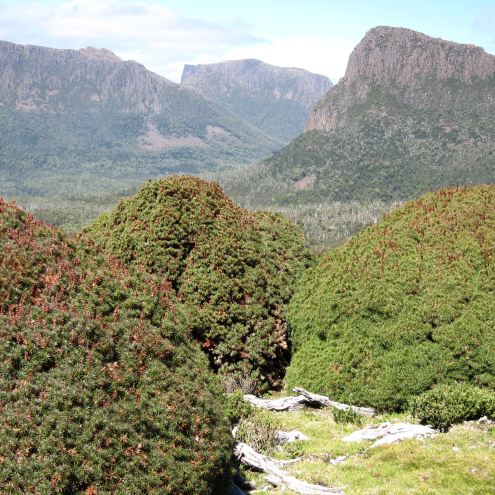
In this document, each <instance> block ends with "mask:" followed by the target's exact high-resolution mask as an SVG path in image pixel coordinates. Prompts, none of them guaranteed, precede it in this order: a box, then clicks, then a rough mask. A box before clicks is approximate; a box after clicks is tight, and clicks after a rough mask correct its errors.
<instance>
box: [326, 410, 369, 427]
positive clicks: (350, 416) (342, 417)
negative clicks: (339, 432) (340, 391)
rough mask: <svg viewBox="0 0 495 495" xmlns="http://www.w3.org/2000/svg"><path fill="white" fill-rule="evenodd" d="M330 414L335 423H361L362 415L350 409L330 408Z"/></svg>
mask: <svg viewBox="0 0 495 495" xmlns="http://www.w3.org/2000/svg"><path fill="white" fill-rule="evenodd" d="M332 416H333V419H334V420H335V422H336V423H342V424H348V423H351V424H354V425H361V424H362V423H363V417H362V416H360V415H359V414H358V413H357V412H354V411H353V410H352V409H337V408H335V407H334V408H333V409H332Z"/></svg>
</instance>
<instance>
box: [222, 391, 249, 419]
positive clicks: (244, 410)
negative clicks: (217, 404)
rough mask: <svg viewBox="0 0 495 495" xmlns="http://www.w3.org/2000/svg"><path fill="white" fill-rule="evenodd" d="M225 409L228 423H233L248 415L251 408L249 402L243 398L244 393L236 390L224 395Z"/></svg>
mask: <svg viewBox="0 0 495 495" xmlns="http://www.w3.org/2000/svg"><path fill="white" fill-rule="evenodd" d="M226 411H227V418H228V420H229V421H230V424H231V425H235V424H237V423H239V421H240V420H241V419H244V418H247V417H249V416H250V415H251V414H252V412H253V408H252V406H251V404H250V403H249V402H247V401H245V400H244V394H243V393H242V392H241V391H238V392H234V393H232V394H229V395H227V396H226Z"/></svg>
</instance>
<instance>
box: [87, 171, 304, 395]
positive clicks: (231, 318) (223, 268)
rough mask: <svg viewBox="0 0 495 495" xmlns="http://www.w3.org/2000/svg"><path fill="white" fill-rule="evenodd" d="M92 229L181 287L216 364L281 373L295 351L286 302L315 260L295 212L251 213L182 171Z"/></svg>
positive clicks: (193, 326) (274, 378)
mask: <svg viewBox="0 0 495 495" xmlns="http://www.w3.org/2000/svg"><path fill="white" fill-rule="evenodd" d="M87 233H88V235H89V236H90V237H91V238H92V239H93V240H94V242H95V243H96V245H97V246H99V247H101V248H102V249H103V250H104V251H105V252H107V253H109V254H111V255H112V256H115V257H116V258H118V259H119V260H121V261H122V262H124V263H125V264H126V265H128V266H132V265H134V266H138V267H140V268H141V269H142V270H144V271H145V272H146V273H148V274H150V275H151V276H152V277H153V278H154V280H158V283H160V284H171V286H172V287H173V288H174V289H176V291H177V293H178V296H179V299H180V300H181V301H182V303H183V305H184V309H185V311H186V312H187V314H188V326H189V331H190V333H191V335H193V336H194V337H195V338H196V339H197V340H198V341H199V342H200V344H201V346H202V348H203V349H204V350H205V351H207V352H208V354H209V356H210V360H211V363H212V365H213V366H214V367H215V368H216V369H220V370H221V371H222V372H225V373H232V372H233V373H240V374H243V375H244V376H249V375H250V376H251V378H254V379H255V380H256V382H257V383H258V385H263V384H267V383H269V384H271V385H276V384H277V383H278V380H279V378H280V376H281V374H282V371H283V365H284V364H285V360H286V359H287V358H288V344H287V322H286V317H285V305H286V303H287V302H288V301H289V299H290V297H291V296H292V292H293V284H294V280H295V278H296V277H297V276H298V275H299V274H300V273H301V272H302V271H303V270H304V269H305V268H306V267H307V266H308V265H309V263H310V262H311V255H310V254H309V251H308V250H307V249H306V248H305V246H304V240H303V237H302V235H301V233H300V232H299V230H298V229H297V228H296V227H295V226H293V225H292V224H291V223H290V222H288V221H287V220H285V219H284V218H283V217H282V216H281V215H277V214H268V213H261V212H260V213H254V214H253V213H250V212H248V211H246V210H243V209H242V208H239V207H238V206H237V205H236V204H234V203H233V202H232V201H231V200H230V199H229V198H228V197H227V196H225V195H224V193H223V192H222V190H221V188H220V187H219V186H218V184H216V183H211V182H206V181H204V180H200V179H198V178H194V177H187V176H181V177H170V178H167V179H164V180H158V181H150V182H148V183H147V184H146V185H145V186H144V187H143V188H142V189H141V190H140V191H139V192H138V193H137V194H136V195H135V196H133V197H131V198H130V199H128V200H125V201H122V202H121V203H120V204H119V205H118V207H117V208H116V209H115V210H114V211H113V212H111V213H108V214H105V215H103V216H102V217H100V218H99V219H97V221H96V222H95V223H94V224H93V225H92V226H91V227H90V228H89V229H88V230H87Z"/></svg>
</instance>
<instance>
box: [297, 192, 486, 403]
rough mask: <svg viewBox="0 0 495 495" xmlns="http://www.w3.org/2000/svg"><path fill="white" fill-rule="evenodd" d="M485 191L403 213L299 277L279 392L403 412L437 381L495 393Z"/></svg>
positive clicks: (430, 197) (427, 202) (439, 196)
mask: <svg viewBox="0 0 495 495" xmlns="http://www.w3.org/2000/svg"><path fill="white" fill-rule="evenodd" d="M494 300H495V187H493V186H481V187H476V188H449V189H443V190H440V191H438V192H436V193H430V194H427V195H425V196H424V197H422V198H421V199H419V200H416V201H411V202H409V203H406V204H405V205H403V206H402V207H400V208H398V209H396V210H395V211H393V212H392V213H391V214H389V215H386V216H385V217H384V218H383V219H382V220H381V221H380V222H379V223H378V224H377V225H375V226H372V227H369V228H367V229H366V230H365V231H363V232H361V233H360V234H358V235H357V236H355V237H354V238H353V239H351V240H350V241H349V242H348V243H347V244H345V245H344V246H342V247H339V248H337V249H334V250H331V251H329V252H328V253H327V254H326V255H325V256H323V258H322V259H321V261H320V263H319V264H318V266H316V267H315V268H313V269H310V270H308V272H307V273H306V275H305V276H303V278H302V280H301V283H300V284H299V286H298V289H297V290H296V293H295V295H294V298H293V299H292V302H291V304H290V307H289V320H290V323H291V326H292V329H293V333H292V339H293V347H294V349H295V351H296V352H295V355H294V357H293V359H292V362H291V365H290V367H289V369H288V373H287V382H288V386H289V387H293V386H302V387H305V388H307V389H309V390H314V391H315V392H320V393H324V394H326V395H329V396H331V397H332V398H335V399H336V400H341V401H343V402H347V403H354V404H360V405H370V406H375V407H378V408H380V409H382V410H400V409H403V408H404V407H405V406H406V405H407V402H408V400H409V399H410V398H411V397H412V396H415V395H418V394H420V393H422V392H424V391H426V390H428V389H430V388H431V387H433V386H434V385H435V384H437V383H442V382H448V381H453V380H456V381H467V382H470V383H473V384H476V385H480V386H484V387H487V388H492V389H495V305H494Z"/></svg>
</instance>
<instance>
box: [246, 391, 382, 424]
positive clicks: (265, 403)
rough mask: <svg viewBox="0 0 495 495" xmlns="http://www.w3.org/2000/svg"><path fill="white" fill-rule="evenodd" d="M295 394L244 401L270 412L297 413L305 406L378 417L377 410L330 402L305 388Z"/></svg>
mask: <svg viewBox="0 0 495 495" xmlns="http://www.w3.org/2000/svg"><path fill="white" fill-rule="evenodd" d="M294 392H297V393H298V394H299V395H298V396H291V397H283V398H281V399H261V398H260V397H256V396H254V395H250V394H247V395H245V396H244V400H246V401H248V402H249V403H250V404H251V405H253V406H255V407H260V408H262V409H268V410H269V411H295V410H297V409H300V408H301V407H303V406H310V407H334V408H335V409H339V410H341V411H346V410H348V409H350V410H352V411H354V412H355V413H356V414H360V415H361V416H367V417H369V418H370V417H373V416H375V415H376V410H375V409H373V408H372V407H357V406H350V405H348V404H342V403H340V402H336V401H333V400H330V399H329V398H328V397H325V396H324V395H318V394H313V393H311V392H308V391H307V390H304V389H303V388H295V389H294Z"/></svg>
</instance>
